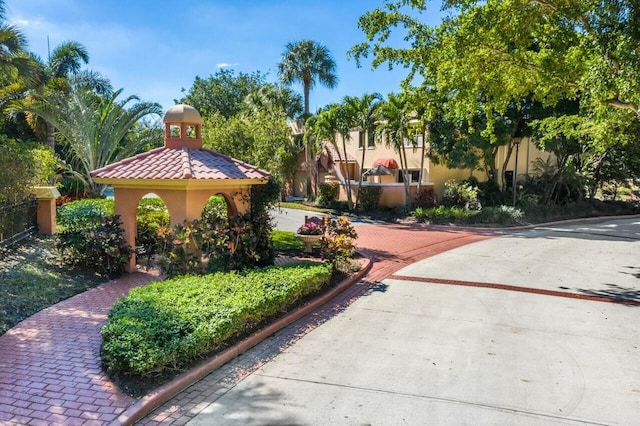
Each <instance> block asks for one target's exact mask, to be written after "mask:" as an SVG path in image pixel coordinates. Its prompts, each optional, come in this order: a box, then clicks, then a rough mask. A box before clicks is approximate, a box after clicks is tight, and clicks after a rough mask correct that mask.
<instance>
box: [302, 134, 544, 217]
mask: <svg viewBox="0 0 640 426" xmlns="http://www.w3.org/2000/svg"><path fill="white" fill-rule="evenodd" d="M360 136H361V135H360V131H358V130H352V131H351V134H350V138H349V139H347V140H346V147H347V161H346V164H348V167H349V170H350V177H351V180H352V192H353V191H355V190H357V181H358V176H359V173H360V172H361V171H362V170H363V171H365V172H366V171H367V170H369V169H371V168H372V167H374V166H375V165H376V163H379V162H380V160H384V159H394V160H395V161H396V163H397V164H400V163H401V162H400V154H399V153H398V152H396V151H395V150H394V148H392V147H389V146H386V145H385V144H384V143H382V141H380V140H377V139H374V138H366V137H365V138H361V137H360ZM337 140H338V147H339V148H341V147H342V137H341V136H338V137H337ZM516 141H517V142H518V143H517V146H516V144H515V143H514V146H513V147H512V152H511V155H509V153H508V150H509V146H508V145H507V146H501V147H499V148H498V152H497V155H496V170H497V172H498V176H503V175H506V176H507V179H506V180H509V182H507V184H508V186H510V185H511V179H512V178H511V177H512V176H513V171H514V169H515V168H516V162H517V170H516V176H517V181H523V180H524V178H525V176H527V175H531V174H532V173H533V170H532V162H533V161H534V160H535V159H536V158H542V159H543V160H546V159H547V158H549V157H550V156H552V154H551V153H549V152H544V151H540V150H539V149H538V148H537V147H536V145H535V143H534V141H533V140H532V139H530V138H522V139H517V140H516ZM363 142H364V143H363ZM514 142H515V141H514ZM405 143H406V156H407V169H408V172H409V174H410V176H409V179H410V188H411V196H412V197H414V196H415V192H416V189H417V186H418V180H419V178H420V168H421V158H422V155H423V150H422V137H418V139H417V141H416V143H415V145H414V144H413V143H412V142H410V141H408V140H407V141H406V142H405ZM327 145H328V143H327V142H325V143H324V146H327ZM363 145H366V146H363ZM363 150H364V154H365V156H364V162H363V161H362V154H363ZM327 151H328V152H327ZM334 151H335V149H333V148H332V147H330V148H329V149H326V148H325V149H324V150H323V152H321V153H319V155H317V156H316V159H315V160H316V161H315V162H313V164H312V170H311V173H312V185H313V186H314V188H312V189H313V190H312V192H315V189H316V188H315V185H317V183H320V182H325V181H327V180H330V181H337V182H340V183H343V185H342V190H341V199H343V200H344V199H346V193H345V191H344V187H345V185H344V181H345V172H344V168H345V160H344V159H342V162H343V164H342V167H341V168H339V169H338V168H337V167H335V164H337V163H338V161H339V160H338V158H337V156H336V154H335V152H334ZM516 151H517V161H516ZM340 152H341V155H340V156H341V157H344V154H343V153H342V149H340ZM507 157H508V158H509V160H508V161H507V162H506V166H504V164H505V160H506V159H507ZM324 158H329V159H331V160H333V164H332V163H331V161H330V162H328V163H327V161H324V162H323V159H324ZM422 169H423V170H422V186H423V187H424V186H431V187H433V188H434V191H435V192H436V194H437V195H438V196H439V197H440V196H442V193H443V191H444V184H445V182H446V181H448V180H450V179H455V180H464V179H467V178H469V177H471V176H474V177H475V178H477V179H478V180H479V181H485V180H487V175H486V173H485V172H484V171H478V170H476V171H472V170H470V169H450V168H448V167H446V166H444V165H437V164H434V163H433V162H431V161H430V160H429V158H424V162H422ZM339 170H340V171H342V173H339V172H338V171H339ZM391 171H392V173H393V174H392V175H389V176H370V177H368V179H367V180H366V181H365V182H364V183H363V185H380V186H383V195H382V198H381V200H380V205H381V206H388V207H393V206H398V205H404V204H405V201H406V200H405V198H406V196H405V191H404V183H403V180H402V179H403V178H402V174H401V173H400V172H399V170H398V169H397V168H396V169H392V170H391ZM505 172H506V173H505ZM305 176H306V173H305V168H304V156H301V162H300V164H299V167H298V170H297V172H296V175H295V179H294V182H293V184H292V188H291V192H292V195H295V196H304V195H305V194H306V179H305ZM499 183H500V184H501V185H502V179H499Z"/></svg>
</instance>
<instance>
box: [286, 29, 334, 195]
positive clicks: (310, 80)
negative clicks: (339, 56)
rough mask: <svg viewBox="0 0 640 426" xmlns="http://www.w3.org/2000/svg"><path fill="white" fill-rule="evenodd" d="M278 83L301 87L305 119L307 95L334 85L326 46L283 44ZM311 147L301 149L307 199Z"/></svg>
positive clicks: (307, 109)
mask: <svg viewBox="0 0 640 426" xmlns="http://www.w3.org/2000/svg"><path fill="white" fill-rule="evenodd" d="M278 75H279V76H280V81H281V82H282V83H284V84H287V85H290V84H293V83H296V82H300V83H302V92H303V96H304V117H303V118H304V119H305V120H306V119H307V118H308V117H309V115H310V112H309V93H310V92H311V89H312V88H313V87H314V86H315V85H316V84H317V83H320V84H321V85H323V86H325V87H328V88H329V89H333V88H334V87H336V86H337V85H338V76H337V75H336V63H335V61H334V59H333V57H332V56H331V53H330V52H329V49H327V48H326V46H323V45H321V44H320V43H318V42H316V41H313V40H301V41H298V42H295V43H287V45H286V46H285V51H284V53H283V54H282V60H281V61H280V63H279V64H278ZM311 149H312V148H311V147H310V146H309V145H308V144H307V145H306V146H305V170H306V173H307V196H309V195H311V175H310V174H309V172H310V170H311Z"/></svg>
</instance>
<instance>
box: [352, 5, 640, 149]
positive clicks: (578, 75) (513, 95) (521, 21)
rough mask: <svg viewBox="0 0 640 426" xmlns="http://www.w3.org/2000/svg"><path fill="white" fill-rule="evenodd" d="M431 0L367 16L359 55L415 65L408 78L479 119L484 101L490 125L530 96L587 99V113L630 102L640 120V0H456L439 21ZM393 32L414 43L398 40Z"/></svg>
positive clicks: (550, 101)
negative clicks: (431, 15)
mask: <svg viewBox="0 0 640 426" xmlns="http://www.w3.org/2000/svg"><path fill="white" fill-rule="evenodd" d="M428 3H429V2H428V1H427V0H419V1H414V0H398V1H395V0H387V1H385V4H384V6H383V7H380V8H378V9H376V10H373V11H371V12H368V13H366V14H365V15H363V16H362V17H361V18H360V20H359V23H358V25H359V27H360V28H361V29H362V30H363V31H364V32H365V35H366V38H367V41H366V42H364V43H361V44H359V45H357V46H355V47H354V48H353V49H352V50H351V54H352V55H354V56H355V57H356V59H360V58H362V57H365V56H367V55H369V54H373V56H374V59H373V65H374V66H379V65H380V64H382V63H388V64H389V65H391V66H393V65H402V66H406V67H408V68H409V70H410V71H409V74H408V76H407V77H408V79H411V78H412V77H413V76H414V75H421V76H423V77H424V78H425V79H426V80H428V81H432V82H434V84H435V87H436V89H437V90H438V92H439V93H440V94H441V95H443V96H448V97H449V102H450V107H451V108H452V109H454V110H455V111H456V114H458V115H459V114H465V115H466V116H467V117H468V118H469V119H471V118H472V117H473V116H474V115H475V114H476V112H477V110H478V109H479V108H478V107H479V106H482V108H483V109H485V112H486V116H487V117H488V118H489V119H488V120H487V122H486V126H487V127H486V130H487V131H488V132H489V134H492V133H493V128H494V127H493V126H494V124H495V121H494V120H493V118H494V117H495V118H499V117H500V116H501V115H502V114H504V113H505V112H506V111H507V109H508V108H509V107H510V105H511V104H512V103H513V102H515V103H519V102H520V100H521V99H531V100H533V101H536V102H540V103H542V104H543V105H545V106H554V105H556V104H557V103H558V102H561V101H562V100H564V99H578V98H580V100H581V105H582V111H583V112H582V113H583V114H586V115H590V116H598V117H600V118H602V119H606V117H610V115H608V114H601V113H595V110H598V109H601V108H604V109H614V110H616V109H620V110H624V111H627V112H628V113H629V114H627V120H629V121H638V120H639V119H640V66H638V64H639V63H640V3H638V1H637V0H608V1H606V2H603V1H601V0H566V1H565V0H563V1H559V0H487V1H481V0H452V1H447V2H445V3H444V8H445V10H447V11H449V12H450V13H449V17H447V18H445V19H444V20H443V22H442V23H441V24H440V25H438V26H435V27H431V26H429V25H427V24H424V23H423V20H422V16H424V15H423V14H425V13H427V5H428ZM398 33H400V34H398ZM392 34H393V35H394V39H395V37H396V36H398V35H400V36H405V37H406V41H407V43H406V44H404V45H402V46H400V47H398V45H394V44H392V43H391V41H390V40H391V39H390V36H391V35H392ZM479 100H481V101H482V105H480V104H479ZM493 141H495V139H494V140H493Z"/></svg>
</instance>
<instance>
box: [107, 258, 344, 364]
mask: <svg viewBox="0 0 640 426" xmlns="http://www.w3.org/2000/svg"><path fill="white" fill-rule="evenodd" d="M330 277H331V266H330V265H326V264H308V263H307V264H296V265H286V266H272V267H268V268H264V269H255V270H252V271H247V272H244V273H240V272H226V273H215V274H209V275H200V276H195V275H187V276H182V277H177V278H174V279H170V280H166V281H161V282H156V283H152V284H150V285H147V286H145V287H140V288H135V289H133V290H131V292H130V293H129V295H128V296H127V297H125V298H122V299H121V300H120V301H118V302H117V303H116V304H115V305H114V307H113V308H112V310H111V312H110V313H109V317H108V319H107V322H106V324H105V325H104V327H103V328H102V338H103V342H102V348H101V356H102V360H103V364H104V366H105V368H106V370H107V372H108V373H110V374H115V375H124V376H138V377H144V376H149V375H154V374H163V373H167V372H170V371H171V370H175V369H180V368H184V367H186V366H188V365H189V364H190V363H191V362H193V361H194V360H196V359H198V358H200V357H202V356H204V355H206V354H208V353H210V352H212V351H213V350H215V349H216V348H219V347H220V346H222V345H224V344H225V343H227V342H229V341H230V340H232V339H234V338H237V337H240V336H243V335H245V334H246V333H247V332H249V331H250V330H253V329H255V328H256V327H257V326H258V325H259V324H261V323H263V322H264V321H266V320H268V319H272V318H275V317H277V316H279V315H280V314H282V313H283V312H286V311H287V309H289V308H290V307H291V306H293V305H295V304H296V303H297V302H298V301H300V300H301V299H302V298H304V297H305V296H307V295H309V294H312V293H314V292H317V291H318V290H319V289H321V288H322V287H323V286H325V285H327V284H328V283H329V281H330Z"/></svg>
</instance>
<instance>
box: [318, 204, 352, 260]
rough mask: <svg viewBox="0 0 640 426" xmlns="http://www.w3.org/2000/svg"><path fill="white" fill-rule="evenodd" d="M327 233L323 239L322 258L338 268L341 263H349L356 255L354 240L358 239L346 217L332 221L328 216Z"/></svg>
mask: <svg viewBox="0 0 640 426" xmlns="http://www.w3.org/2000/svg"><path fill="white" fill-rule="evenodd" d="M325 222H326V223H327V233H326V235H325V236H324V237H323V238H322V242H321V248H322V256H323V257H324V258H325V259H327V260H328V261H329V262H331V263H332V264H333V266H334V267H337V266H338V265H339V264H340V263H345V262H346V263H349V260H350V259H352V258H353V256H354V255H355V254H356V245H355V242H354V240H355V239H356V238H358V234H357V233H356V230H355V229H354V228H353V226H352V225H351V222H349V219H347V218H346V217H339V218H338V219H337V220H336V219H331V218H330V217H329V216H327V218H326V220H325Z"/></svg>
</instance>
